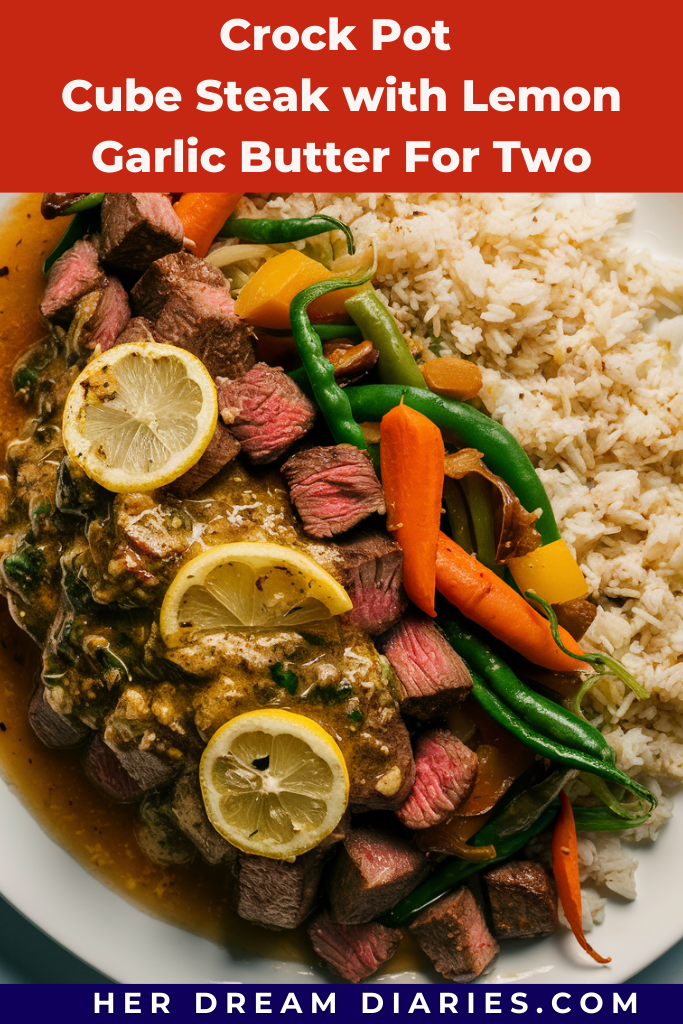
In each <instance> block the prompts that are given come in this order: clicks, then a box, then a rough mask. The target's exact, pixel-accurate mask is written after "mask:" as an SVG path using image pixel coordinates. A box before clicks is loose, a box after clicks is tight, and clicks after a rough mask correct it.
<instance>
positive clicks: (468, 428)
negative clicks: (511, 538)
mask: <svg viewBox="0 0 683 1024" xmlns="http://www.w3.org/2000/svg"><path fill="white" fill-rule="evenodd" d="M349 312H351V313H352V315H353V312H352V310H349ZM368 337H370V335H368ZM370 340H371V341H373V342H374V344H375V346H376V347H377V348H379V347H380V346H379V345H378V344H377V342H376V341H375V339H373V338H370ZM381 362H382V357H381V355H380V361H379V363H378V364H377V365H378V368H379V366H380V364H381ZM420 377H422V374H420ZM347 395H348V398H349V401H350V403H351V409H352V411H353V414H354V416H355V417H356V419H357V420H360V421H365V420H372V421H375V422H377V421H378V420H381V419H382V416H384V415H385V413H387V412H389V409H393V408H394V406H396V405H398V404H399V402H401V401H403V402H404V404H405V405H408V406H410V408H411V409H417V411H418V412H421V413H422V414H423V415H424V416H426V417H427V418H428V419H430V420H431V421H432V423H435V424H436V426H437V427H439V429H440V430H443V431H446V432H448V433H449V434H451V435H454V436H456V437H458V438H459V440H460V442H461V443H462V444H464V445H467V446H468V447H471V448H477V449H478V450H479V451H480V452H483V453H484V458H485V459H486V465H487V466H488V468H489V469H490V470H491V471H492V472H494V473H497V474H498V476H501V477H502V478H503V480H504V481H505V482H506V484H509V485H510V487H511V488H512V490H513V491H514V493H515V494H516V495H517V497H518V498H519V500H520V501H521V503H522V505H523V506H524V508H525V509H526V510H527V511H528V512H534V511H535V510H536V509H540V510H541V513H542V514H541V517H540V519H539V520H538V522H537V523H536V528H537V529H538V532H539V533H540V535H541V540H542V542H543V544H550V543H552V541H554V540H559V539H560V532H559V530H558V528H557V523H556V522H555V516H554V515H553V510H552V507H551V505H550V500H549V498H548V495H547V494H546V491H545V487H544V486H543V484H542V483H541V481H540V480H539V478H538V475H537V473H536V470H535V469H534V467H533V466H532V464H531V461H530V459H529V457H528V455H527V454H526V452H525V451H524V449H523V448H522V446H521V445H520V444H519V442H518V441H516V440H515V439H514V437H513V436H512V434H511V433H510V432H509V431H508V430H506V429H505V427H504V426H502V425H501V424H500V423H496V421H495V420H493V419H491V417H490V416H486V415H484V413H482V412H479V410H478V409H473V408H472V406H470V405H466V404H465V403H464V402H456V401H455V400H454V399H452V398H441V397H440V396H439V395H435V394H433V393H432V392H431V391H427V390H418V389H417V388H415V387H392V386H390V385H388V384H384V385H382V386H380V385H376V384H375V385H373V384H368V385H363V386H361V387H353V388H347Z"/></svg>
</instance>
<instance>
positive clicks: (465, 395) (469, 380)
mask: <svg viewBox="0 0 683 1024" xmlns="http://www.w3.org/2000/svg"><path fill="white" fill-rule="evenodd" d="M420 369H421V371H422V376H423V377H424V379H425V381H426V383H427V387H428V388H429V390H430V391H434V392H436V394H437V395H441V396H442V397H443V398H455V399H457V400H458V401H459V402H467V401H469V399H471V398H476V397H477V395H478V394H479V392H480V391H481V388H482V384H483V381H482V376H481V370H480V369H479V367H478V366H477V364H476V363H470V362H469V360H467V359H460V358H459V357H458V356H444V357H443V358H441V359H430V360H429V361H428V362H426V363H424V364H423V365H422V366H421V367H420Z"/></svg>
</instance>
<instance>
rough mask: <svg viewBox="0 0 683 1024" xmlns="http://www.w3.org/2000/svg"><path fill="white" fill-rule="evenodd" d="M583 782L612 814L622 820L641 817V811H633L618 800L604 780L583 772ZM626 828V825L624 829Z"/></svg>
mask: <svg viewBox="0 0 683 1024" xmlns="http://www.w3.org/2000/svg"><path fill="white" fill-rule="evenodd" d="M581 781H582V782H583V784H584V786H588V788H589V789H590V791H591V793H592V794H593V795H594V796H597V798H598V800H601V801H602V803H603V804H605V806H606V807H609V809H610V811H611V812H612V814H616V815H618V817H620V818H637V817H638V816H639V814H640V809H636V810H631V808H630V807H627V806H626V804H624V803H622V802H621V801H620V800H617V798H616V796H615V795H614V794H613V792H612V790H611V789H610V788H609V786H608V785H607V783H606V782H605V780H604V779H599V778H598V777H597V776H596V775H591V774H590V772H581ZM626 827H627V826H626V825H624V828H626Z"/></svg>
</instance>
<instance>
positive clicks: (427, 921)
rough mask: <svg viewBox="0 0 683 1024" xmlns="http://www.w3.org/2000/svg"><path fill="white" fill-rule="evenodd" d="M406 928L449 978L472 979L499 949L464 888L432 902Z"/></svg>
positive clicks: (477, 975)
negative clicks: (408, 927) (408, 928)
mask: <svg viewBox="0 0 683 1024" xmlns="http://www.w3.org/2000/svg"><path fill="white" fill-rule="evenodd" d="M410 931H411V932H412V934H413V936H414V937H415V939H417V942H418V943H419V945H420V946H421V948H422V949H423V950H424V952H425V953H426V954H427V956H428V957H429V959H430V960H431V961H432V962H433V964H434V967H435V968H436V970H437V971H438V972H439V974H443V976H444V978H448V979H449V981H459V982H468V981H474V979H475V978H478V977H479V975H480V974H481V973H482V971H483V970H485V968H486V967H488V965H489V964H490V963H491V961H492V960H493V958H494V956H496V954H497V953H498V952H499V950H500V947H499V945H498V943H497V942H496V940H495V939H494V938H493V936H492V935H491V933H490V931H489V930H488V928H487V927H486V921H485V920H484V915H483V914H482V912H481V909H480V908H479V907H478V906H477V902H476V900H475V898H474V896H473V895H472V893H471V892H470V890H469V889H467V888H462V889H458V890H456V892H453V893H449V894H448V896H443V897H442V898H441V899H440V900H437V901H436V903H432V904H431V906H429V907H427V908H426V910H423V911H422V913H421V914H420V915H419V916H418V917H417V918H416V919H415V920H414V921H413V923H412V924H411V926H410Z"/></svg>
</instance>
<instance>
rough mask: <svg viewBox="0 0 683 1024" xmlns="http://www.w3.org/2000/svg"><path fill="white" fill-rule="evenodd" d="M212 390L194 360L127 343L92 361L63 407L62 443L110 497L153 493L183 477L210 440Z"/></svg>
mask: <svg viewBox="0 0 683 1024" xmlns="http://www.w3.org/2000/svg"><path fill="white" fill-rule="evenodd" d="M217 417H218V403H217V400H216V389H215V387H214V383H213V381H212V379H211V376H210V374H209V372H208V370H207V369H206V368H205V366H204V364H203V363H201V362H200V361H199V359H197V357H196V356H193V355H191V353H190V352H186V351H185V349H182V348H176V346H175V345H162V344H159V343H157V342H148V341H142V342H131V343H129V344H124V345H116V346H115V347H114V348H112V349H110V350H109V351H108V352H104V353H102V355H100V356H97V357H96V358H95V359H93V360H91V361H90V362H89V363H88V365H87V366H86V367H85V369H84V370H83V372H82V373H81V375H80V376H79V377H78V378H77V379H76V381H75V382H74V384H73V386H72V388H71V391H70V392H69V394H68V397H67V400H66V405H65V407H64V421H63V432H64V445H65V447H66V450H67V451H68V453H69V455H70V456H71V458H72V459H73V460H74V462H76V463H78V465H79V466H81V468H82V469H83V471H84V472H85V473H87V475H88V476H89V477H91V479H93V480H96V481H97V483H98V484H101V485H102V486H103V487H106V488H107V490H110V491H151V490H154V488H156V487H163V486H164V485H165V484H168V483H170V482H171V481H172V480H175V479H176V478H177V477H179V476H182V474H183V473H185V472H186V470H188V469H189V468H190V467H191V466H193V465H194V464H195V462H197V461H198V459H199V458H200V457H201V456H202V454H203V453H204V451H205V449H206V447H207V445H208V443H209V441H210V440H211V438H212V437H213V432H214V430H215V428H216V419H217Z"/></svg>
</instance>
